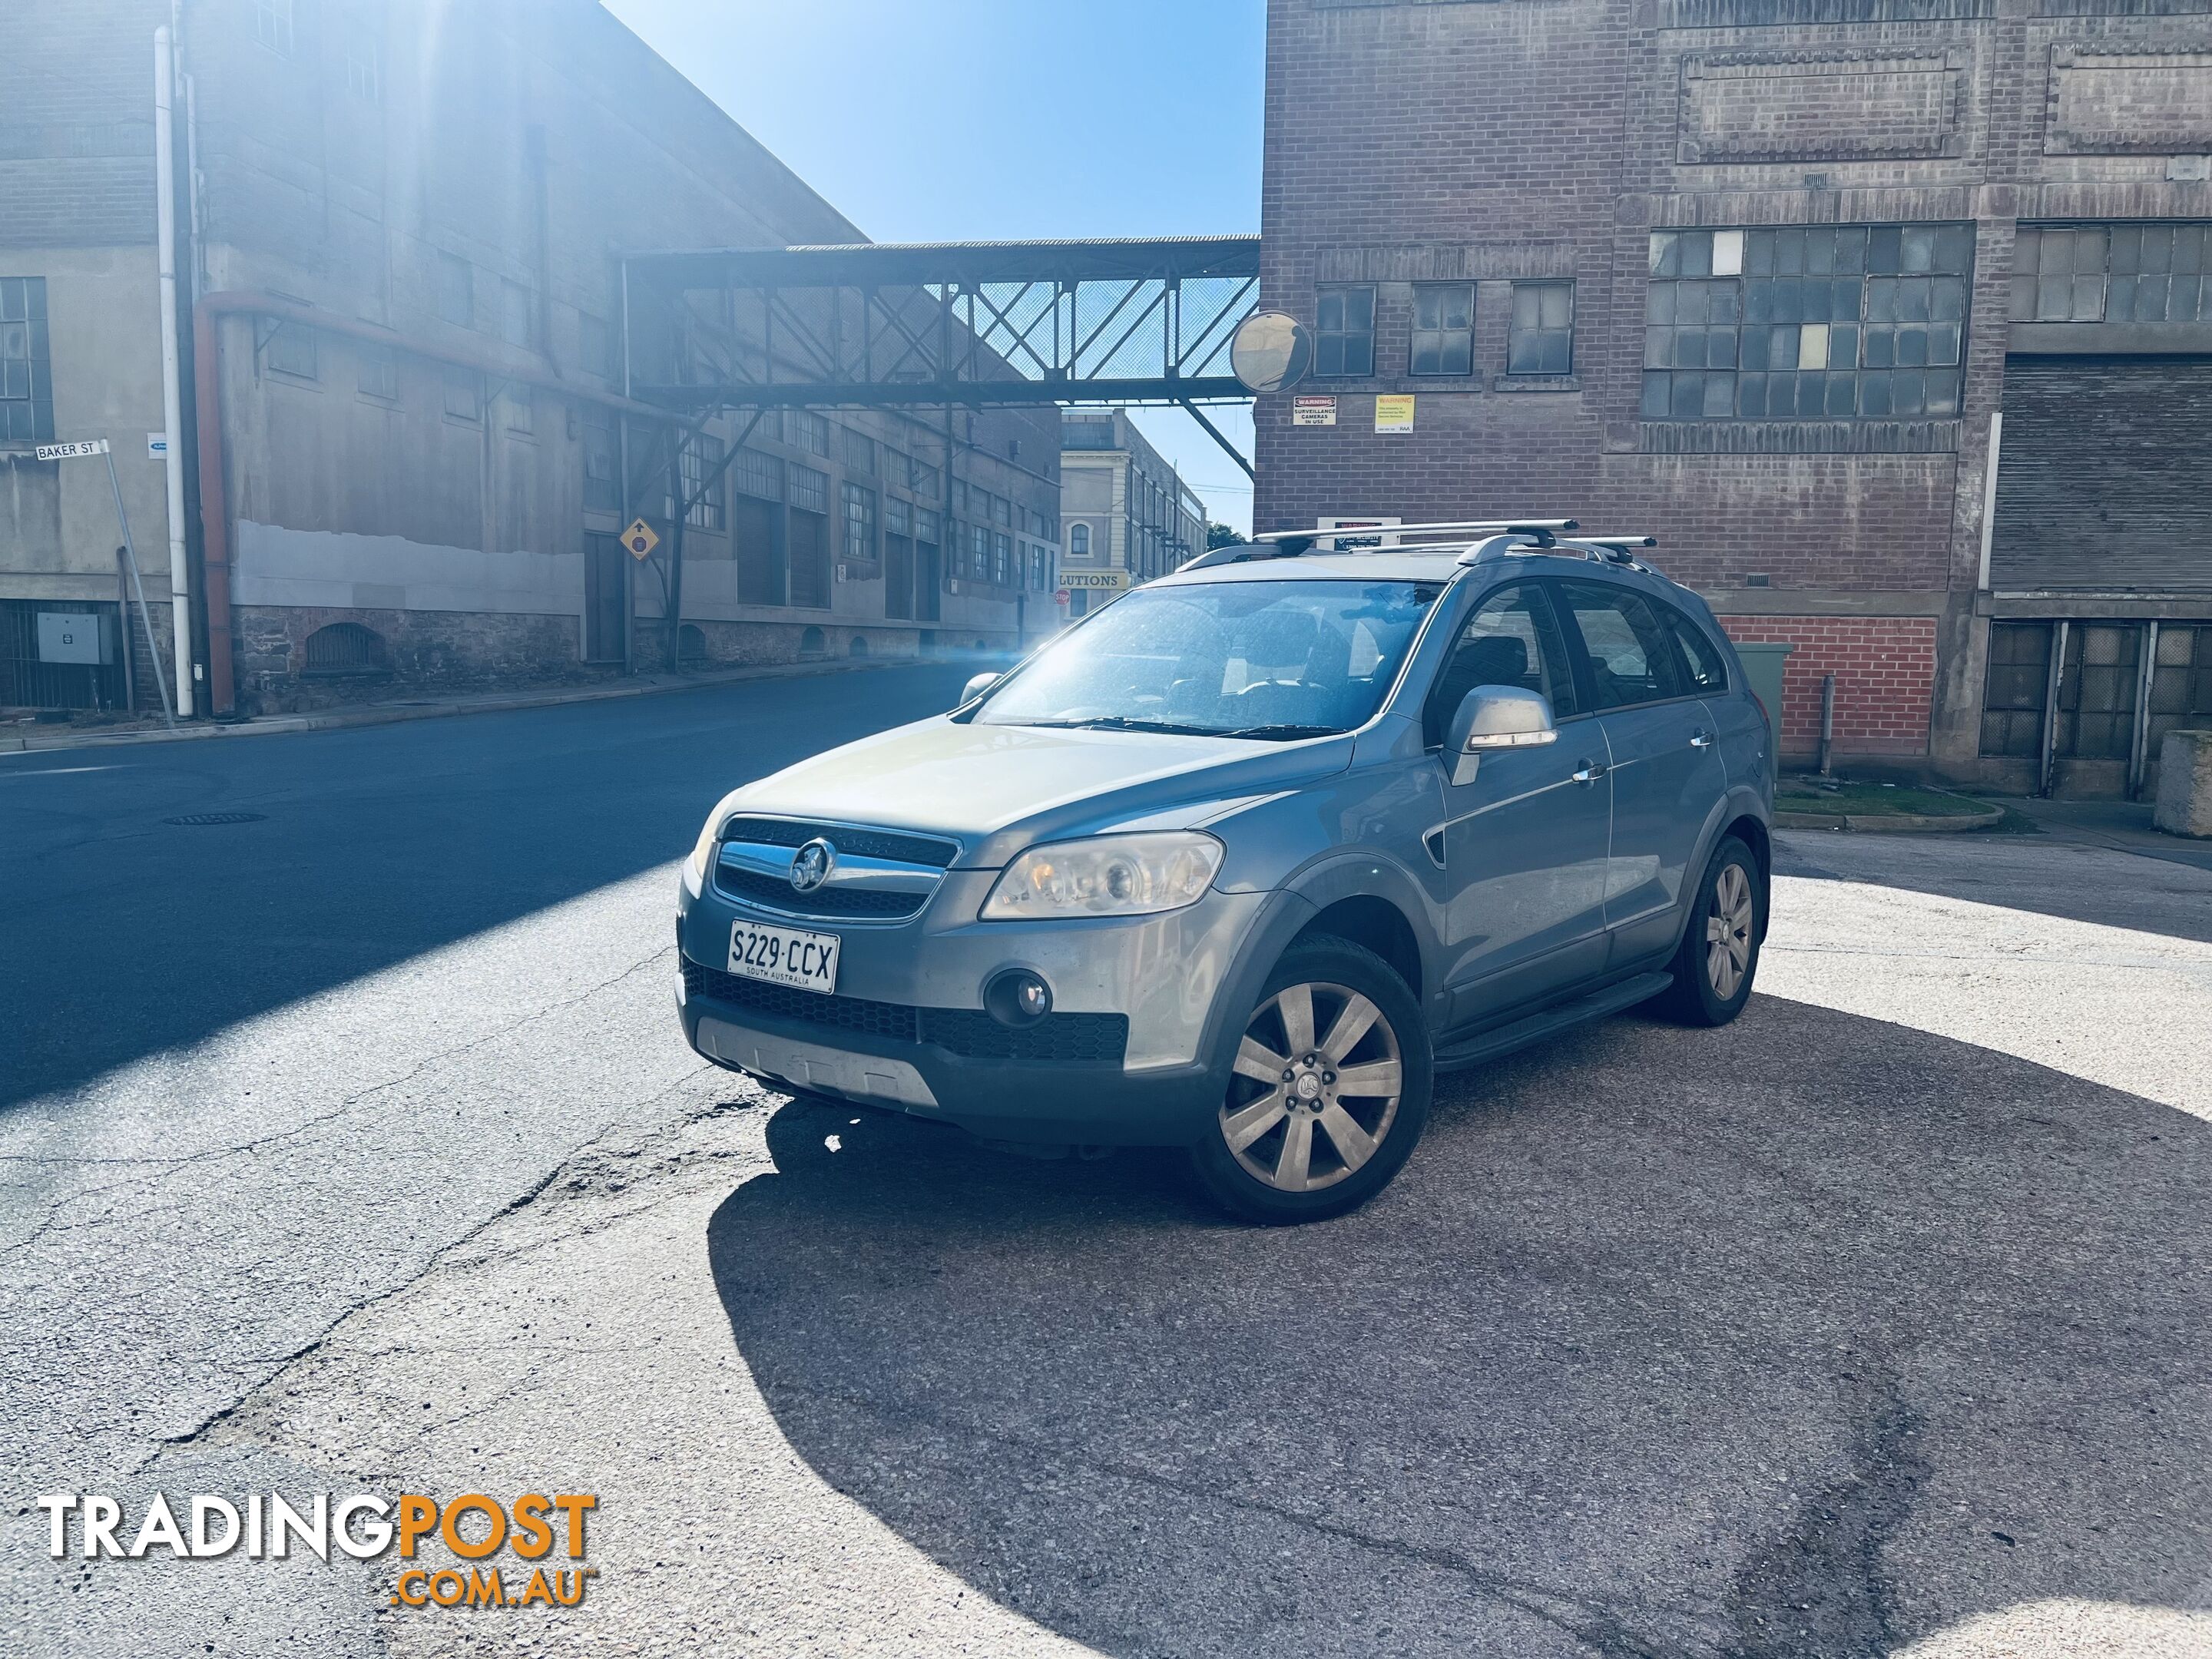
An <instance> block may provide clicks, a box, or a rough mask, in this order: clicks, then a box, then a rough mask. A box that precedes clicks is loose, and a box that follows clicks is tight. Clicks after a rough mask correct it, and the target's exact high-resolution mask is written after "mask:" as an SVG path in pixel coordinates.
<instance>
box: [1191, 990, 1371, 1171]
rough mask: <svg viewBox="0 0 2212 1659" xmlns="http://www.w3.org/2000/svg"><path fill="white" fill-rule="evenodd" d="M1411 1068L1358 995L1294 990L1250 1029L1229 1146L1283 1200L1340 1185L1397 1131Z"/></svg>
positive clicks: (1225, 1127)
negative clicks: (1282, 1195) (1288, 1195)
mask: <svg viewBox="0 0 2212 1659" xmlns="http://www.w3.org/2000/svg"><path fill="white" fill-rule="evenodd" d="M1316 1032H1320V1033H1322V1035H1320V1036H1316ZM1402 1060H1403V1056H1402V1055H1401V1053H1400V1051H1399V1047H1398V1034H1397V1032H1396V1031H1395V1030H1392V1029H1391V1025H1390V1022H1389V1019H1388V1018H1386V1017H1385V1016H1384V1015H1383V1011H1382V1010H1381V1009H1379V1008H1377V1007H1376V1006H1375V1004H1374V1003H1372V1002H1370V1000H1368V999H1367V998H1365V997H1364V996H1362V995H1360V994H1359V993H1358V992H1357V991H1354V990H1352V989H1351V988H1350V987H1347V986H1343V985H1331V984H1322V983H1315V984H1306V985H1291V986H1286V987H1285V988H1283V989H1282V990H1280V991H1278V992H1277V993H1276V994H1274V995H1273V996H1272V997H1270V998H1268V999H1267V1001H1265V1002H1263V1003H1261V1005H1260V1006H1259V1009H1258V1010H1257V1012H1255V1013H1254V1014H1253V1016H1252V1022H1251V1024H1249V1025H1248V1026H1246V1027H1245V1030H1244V1040H1243V1042H1242V1043H1240V1044H1239V1045H1238V1047H1237V1061H1236V1066H1235V1068H1234V1071H1235V1075H1234V1076H1233V1077H1232V1078H1231V1082H1230V1088H1229V1097H1228V1098H1227V1099H1226V1100H1225V1101H1224V1102H1223V1103H1222V1107H1221V1136H1222V1139H1223V1140H1224V1141H1225V1143H1226V1144H1227V1146H1228V1147H1229V1150H1230V1152H1231V1154H1232V1155H1234V1157H1235V1158H1236V1159H1237V1163H1238V1164H1241V1165H1243V1169H1244V1171H1245V1173H1246V1174H1248V1175H1249V1176H1253V1177H1254V1178H1255V1180H1258V1181H1261V1182H1265V1183H1266V1184H1267V1186H1270V1187H1273V1188H1275V1189H1276V1190H1277V1191H1278V1192H1285V1193H1310V1192H1316V1191H1319V1190H1320V1189H1321V1188H1324V1187H1333V1186H1334V1185H1335V1184H1336V1183H1337V1182H1340V1181H1342V1180H1344V1179H1346V1177H1347V1176H1351V1175H1352V1174H1353V1173H1354V1172H1355V1171H1357V1170H1358V1169H1359V1168H1360V1166H1361V1165H1362V1164H1365V1163H1366V1162H1367V1161H1368V1160H1369V1159H1370V1158H1373V1157H1374V1156H1375V1154H1376V1151H1377V1150H1378V1149H1380V1147H1381V1146H1382V1145H1383V1138H1384V1137H1385V1136H1387V1135H1388V1134H1389V1133H1390V1126H1391V1124H1392V1122H1393V1121H1395V1119H1396V1117H1397V1115H1398V1099H1399V1095H1400V1092H1401V1090H1402V1089H1403V1087H1404V1081H1405V1069H1404V1066H1403V1064H1402Z"/></svg>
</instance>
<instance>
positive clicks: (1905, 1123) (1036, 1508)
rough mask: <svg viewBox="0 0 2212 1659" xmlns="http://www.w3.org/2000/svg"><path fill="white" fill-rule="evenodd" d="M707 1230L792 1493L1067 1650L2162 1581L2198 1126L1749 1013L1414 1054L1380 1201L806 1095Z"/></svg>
mask: <svg viewBox="0 0 2212 1659" xmlns="http://www.w3.org/2000/svg"><path fill="white" fill-rule="evenodd" d="M768 1135H769V1149H770V1152H771V1153H772V1155H773V1158H774V1161H775V1173H774V1174H772V1175H768V1176H761V1177H759V1178H757V1179H755V1180H753V1181H750V1182H747V1183H746V1184H745V1185H744V1186H743V1187H741V1188H738V1190H737V1191H736V1192H735V1193H733V1194H732V1195H731V1197H730V1198H729V1199H728V1200H726V1202H725V1203H724V1204H723V1205H722V1206H720V1209H719V1210H718V1212H716V1214H715V1215H714V1218H713V1219H712V1221H711V1223H710V1224H709V1227H708V1241H707V1242H708V1250H709V1258H710V1261H711V1265H712V1268H713V1271H714V1276H715V1280H716V1284H717V1287H718V1289H719V1291H720V1296H721V1299H722V1302H723V1304H724V1306H725V1308H726V1310H727V1313H728V1315H729V1318H730V1322H731V1325H732V1331H733V1333H734V1335H735V1338H736V1342H737V1346H738V1350H739V1351H740V1352H741V1353H742V1356H743V1358H744V1360H745V1362H746V1363H747V1364H748V1365H749V1366H750V1370H751V1372H752V1375H753V1376H754V1378H755V1379H756V1381H757V1385H758V1387H759V1388H760V1389H761V1391H762V1394H763V1396H764V1398H765V1400H766V1401H767V1403H768V1405H769V1407H770V1409H771V1411H772V1412H773V1413H774V1415H775V1419H776V1421H777V1423H778V1425H779V1426H780V1427H781V1430H782V1431H783V1432H784V1433H785V1434H786V1435H787V1437H788V1438H789V1440H790V1443H791V1444H792V1445H793V1447H794V1448H795V1449H797V1450H798V1452H799V1454H800V1455H802V1456H803V1457H805V1459H806V1460H807V1462H809V1463H810V1464H811V1466H812V1468H814V1469H815V1470H816V1471H817V1473H818V1474H820V1476H821V1477H822V1478H823V1480H825V1481H827V1482H828V1483H829V1484H830V1485H831V1486H834V1487H836V1489H837V1490H838V1491H840V1492H844V1493H846V1494H848V1496H849V1497H851V1498H853V1499H854V1501H855V1502H857V1503H859V1504H862V1505H864V1506H865V1507H866V1509H867V1510H869V1511H871V1512H872V1514H874V1515H875V1516H878V1517H879V1518H880V1519H881V1520H882V1521H884V1522H885V1523H886V1524H888V1525H889V1526H890V1528H893V1529H894V1530H895V1531H896V1534H898V1535H899V1536H901V1537H902V1538H903V1539H905V1540H906V1541H908V1542H909V1543H910V1544H912V1545H913V1546H914V1547H916V1548H918V1549H920V1550H921V1551H923V1552H925V1553H927V1554H928V1555H929V1556H931V1557H933V1558H934V1559H936V1560H938V1561H939V1562H940V1563H942V1564H943V1565H945V1566H946V1567H947V1568H949V1569H950V1570H951V1571H952V1572H954V1573H955V1574H957V1575H958V1577H960V1578H961V1579H963V1581H965V1582H966V1583H968V1584H969V1585H972V1586H974V1587H975V1589H978V1590H980V1591H981V1592H982V1593H984V1594H986V1595H988V1596H990V1597H991V1598H993V1599H994V1601H998V1602H1000V1603H1001V1604H1002V1605H1005V1606H1007V1607H1012V1608H1016V1609H1018V1610H1019V1611H1020V1612H1021V1613H1024V1614H1025V1615H1027V1616H1028V1617H1030V1618H1031V1619H1033V1620H1036V1621H1037V1622H1038V1623H1039V1624H1041V1625H1042V1626H1045V1627H1047V1628H1048V1629H1050V1630H1053V1631H1056V1632H1061V1633H1063V1634H1065V1635H1066V1636H1068V1637H1071V1638H1076V1639H1078V1640H1079V1641H1082V1642H1085V1643H1086V1644H1091V1646H1093V1647H1095V1648H1097V1649H1098V1650H1102V1651H1104V1652H1108V1653H1113V1654H1126V1655H1154V1654H1191V1655H1200V1654H1224V1655H1226V1654H1249V1653H1255V1652H1266V1653H1268V1654H1294V1653H1316V1654H1318V1653H1329V1654H1339V1653H1376V1654H1392V1655H1405V1654H1430V1653H1434V1654H1463V1653H1469V1652H1480V1653H1483V1654H1485V1655H1509V1654H1553V1653H1557V1654H1569V1653H1576V1654H1588V1653H1590V1652H1593V1651H1594V1652H1597V1653H1601V1654H1607V1655H1622V1656H1628V1655H1634V1656H1690V1655H1716V1656H1722V1655H1725V1656H1751V1655H1771V1654H1782V1653H1787V1654H1790V1655H1808V1656H1846V1655H1849V1656H1857V1655H1862V1654H1875V1653H1886V1652H1888V1651H1891V1650H1893V1649H1894V1648H1895V1647H1896V1646H1898V1645H1899V1644H1902V1643H1903V1642H1905V1641H1907V1640H1909V1639H1911V1638H1914V1637H1917V1636H1919V1635H1922V1634H1924V1633H1926V1632H1931V1631H1935V1630H1937V1629H1941V1628H1943V1627H1946V1626H1950V1625H1952V1624H1954V1623H1955V1622H1956V1621H1958V1620H1961V1619H1964V1618H1966V1617H1969V1616H1971V1615H1972V1614H1975V1613H1983V1612H1990V1611H1995V1610H1996V1609H2001V1608H2004V1607H2009V1606H2013V1605H2014V1604H2017V1603H2021V1602H2026V1601H2034V1600H2037V1599H2039V1598H2045V1597H2051V1596H2058V1595H2067V1596H2081V1597H2091V1598H2095V1599H2100V1600H2104V1601H2121V1602H2130V1603H2136V1604H2139V1605H2144V1606H2149V1607H2171V1606H2176V1605H2193V1604H2194V1602H2195V1600H2196V1599H2197V1597H2199V1596H2201V1595H2202V1593H2203V1582H2202V1581H2203V1561H2204V1559H2205V1546H2206V1542H2207V1539H2208V1537H2212V1522H2206V1521H2205V1520H2204V1519H2203V1517H2204V1516H2206V1515H2207V1514H2208V1513H2212V1456H2208V1455H2207V1439H2208V1425H2212V1391H2208V1390H2207V1389H2206V1388H2205V1386H2204V1382H2203V1376H2204V1368H2203V1358H2202V1354H2203V1333H2204V1331H2205V1330H2206V1329H2207V1328H2208V1325H2207V1315H2208V1313H2212V1306H2209V1305H2208V1304H2212V1286H2208V1284H2207V1281H2206V1279H2205V1276H2204V1274H2203V1272H2202V1264H2203V1261H2204V1260H2205V1259H2206V1257H2207V1255H2208V1247H2212V1206H2207V1205H2206V1204H2205V1202H2204V1200H2205V1196H2206V1194H2207V1192H2208V1190H2212V1125H2207V1124H2205V1123H2203V1122H2200V1121H2197V1120H2194V1119H2192V1118H2190V1117H2187V1116H2185V1115H2182V1114H2180V1113H2178V1112H2174V1111H2172V1110H2170V1109H2166V1108H2164V1107H2160V1106H2156V1105H2154V1104H2151V1103H2148V1102H2145V1101H2142V1100H2140V1099H2138V1098H2136V1097H2133V1096H2130V1095H2126V1094H2123V1093H2120V1092H2118V1091H2112V1090H2110V1089H2105V1088H2100V1087H2097V1086H2094V1085H2089V1084H2086V1083H2083V1082H2081V1081H2079V1080H2077V1079H2073V1078H2070V1077H2068V1076H2065V1075H2063V1074H2062V1073H2057V1072H2054V1071H2051V1070H2048V1069H2045V1068H2043V1067H2040V1066H2034V1065H2032V1064H2029V1063H2027V1062H2026V1061H2022V1060H2015V1059H2013V1058H2010V1057H2008V1056H2005V1055H2002V1054H1993V1053H1990V1052H1989V1051H1986V1050H1983V1049H1979V1048H1972V1047H1970V1046H1968V1045H1965V1044H1961V1043H1958V1042H1950V1041H1948V1040H1946V1039H1943V1038H1940V1037H1934V1036H1925V1035H1923V1034H1920V1033H1917V1032H1913V1031H1910V1030H1904V1029H1901V1028H1899V1027H1895V1026H1891V1025H1886V1024H1880V1023H1878V1022H1875V1021H1871V1020H1867V1019H1863V1018H1857V1017H1854V1016H1850V1015H1845V1014H1842V1013H1838V1012H1832V1011H1830V1010H1826V1009H1820V1008H1817V1007H1812V1006H1804V1005H1800V1004H1794V1003H1789V1002H1784V1001H1780V1000H1773V999H1767V998H1760V999H1758V1000H1755V1001H1754V1002H1753V1005H1752V1007H1751V1010H1750V1011H1749V1012H1748V1013H1747V1016H1746V1017H1745V1018H1743V1019H1741V1020H1740V1021H1739V1022H1738V1023H1737V1024H1735V1025H1733V1026H1731V1027H1729V1028H1727V1029H1725V1030H1720V1031H1696V1032H1692V1031H1686V1030H1678V1029H1674V1028H1672V1027H1668V1026H1665V1025H1661V1024H1656V1023H1654V1022H1650V1021H1646V1020H1642V1019H1639V1018H1623V1019H1616V1020H1613V1021H1610V1022H1607V1023H1606V1024H1601V1025H1600V1026H1597V1027H1594V1028H1590V1029H1588V1030H1583V1031H1582V1032H1580V1033H1577V1034H1575V1035H1573V1036H1570V1037H1569V1038H1568V1039H1566V1040H1565V1041H1563V1042H1559V1043H1558V1044H1556V1045H1555V1046H1553V1047H1552V1048H1548V1049H1547V1050H1544V1051H1542V1052H1540V1053H1536V1054H1528V1055H1522V1056H1520V1057H1517V1058H1516V1059H1514V1060H1509V1061H1506V1062H1503V1063H1501V1064H1499V1065H1497V1066H1493V1067H1492V1068H1489V1069H1487V1070H1486V1071H1483V1072H1480V1073H1471V1074H1462V1075H1460V1076H1457V1077H1454V1078H1450V1079H1446V1080H1445V1082H1444V1084H1443V1087H1442V1089H1441V1091H1440V1094H1439V1099H1438V1103H1437V1110H1436V1113H1435V1115H1434V1117H1433V1120H1432V1121H1431V1127H1430V1130H1429V1134H1428V1138H1427V1139H1426V1140H1425V1142H1424V1143H1423V1145H1422V1146H1421V1148H1420V1150H1419V1152H1418V1153H1417V1155H1416V1156H1415V1158H1414V1159H1413V1163H1412V1164H1410V1165H1409V1166H1408V1168H1407V1170H1406V1172H1405V1174H1404V1175H1403V1176H1401V1179H1400V1181H1399V1182H1398V1183H1397V1184H1396V1186H1395V1188H1392V1189H1391V1190H1390V1191H1389V1192H1387V1193H1385V1194H1383V1197H1382V1198H1380V1199H1379V1200H1377V1201H1376V1202H1375V1203H1374V1204H1372V1205H1370V1206H1368V1207H1367V1208H1366V1209H1365V1210H1364V1211H1362V1212H1358V1213H1356V1214H1354V1215H1352V1216H1350V1217H1347V1218H1343V1219H1341V1220H1339V1221H1335V1222H1332V1223H1328V1224H1325V1225H1318V1226H1314V1227H1309V1228H1304V1229H1298V1230H1291V1231H1265V1230H1248V1229H1245V1228H1243V1227H1239V1226H1236V1225H1229V1224H1227V1223H1225V1222H1223V1221H1222V1220H1220V1219H1218V1218H1217V1217H1216V1216H1214V1215H1213V1214H1212V1212H1209V1211H1208V1210H1207V1209H1206V1208H1205V1207H1204V1206H1203V1204H1202V1203H1201V1201H1200V1200H1199V1199H1198V1198H1197V1196H1196V1195H1195V1194H1194V1190H1193V1189H1192V1188H1190V1187H1189V1186H1188V1184H1187V1183H1186V1182H1183V1181H1182V1179H1181V1178H1180V1176H1179V1160H1178V1159H1177V1158H1174V1157H1172V1156H1170V1155H1169V1154H1165V1153H1150V1152H1145V1153H1127V1152H1125V1153H1123V1154H1121V1156H1119V1157H1118V1158H1114V1159H1111V1160H1109V1161H1107V1162H1103V1163H1099V1164H1082V1163H1076V1162H1073V1161H1070V1162H1060V1163H1037V1162H1031V1161H1026V1160H1020V1159H1013V1158H1007V1157H1006V1156H1004V1155H1002V1154H998V1153H994V1152H990V1151H988V1150H987V1149H985V1148H982V1147H981V1146H976V1145H975V1144H973V1143H971V1142H969V1141H968V1140H966V1139H964V1138H963V1137H961V1136H959V1135H958V1134H957V1133H954V1132H951V1131H948V1130H945V1129H941V1128H937V1127H931V1126H927V1125H923V1124H919V1123H915V1122H912V1121H907V1120H904V1119H900V1118H896V1117H892V1116H888V1115H878V1114H874V1113H870V1112H865V1111H860V1110H855V1109H846V1108H841V1107H838V1106H836V1105H834V1104H831V1103H823V1102H820V1101H808V1100H800V1101H794V1102H793V1103H790V1104H788V1105H787V1106H785V1107H783V1108H782V1109H781V1110H779V1111H778V1112H777V1113H776V1114H775V1116H774V1117H773V1119H772V1120H771V1121H770V1122H769V1129H768Z"/></svg>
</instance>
